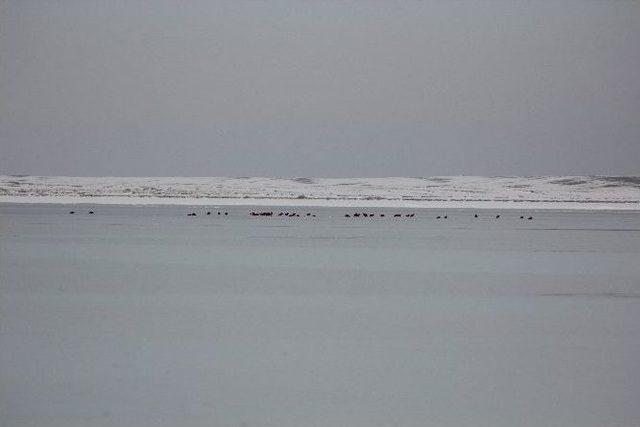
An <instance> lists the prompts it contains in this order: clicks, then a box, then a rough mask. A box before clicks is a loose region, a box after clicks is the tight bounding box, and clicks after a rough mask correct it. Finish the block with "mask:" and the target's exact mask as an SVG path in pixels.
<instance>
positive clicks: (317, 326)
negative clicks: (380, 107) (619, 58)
mask: <svg viewBox="0 0 640 427" xmlns="http://www.w3.org/2000/svg"><path fill="white" fill-rule="evenodd" d="M89 209H93V210H94V211H95V215H88V214H87V211H88V210H89ZM251 209H252V208H251V207H246V206H236V207H224V208H220V209H218V208H210V209H209V210H211V211H212V212H213V215H212V216H204V215H203V213H204V212H206V210H207V208H206V207H202V206H199V207H193V208H190V207H188V206H173V207H170V206H166V207H158V206H141V207H136V206H115V205H105V206H85V205H75V206H71V205H66V206H62V205H38V204H35V205H14V204H0V426H2V427H14V426H20V427H22V426H47V427H50V426H65V427H67V426H147V425H148V426H178V425H179V426H187V427H189V426H274V427H275V426H430V425H433V426H473V427H478V426H491V427H495V426H536V427H537V426H542V425H544V426H580V427H584V426H608V427H611V426H621V427H622V426H624V427H629V426H637V425H640V405H639V404H638V403H639V402H640V213H638V212H632V211H628V212H622V211H619V212H607V211H554V210H547V211H527V212H519V211H517V210H511V211H503V212H501V214H502V217H501V218H500V219H496V218H495V216H496V214H497V212H495V211H488V210H483V211H471V210H449V211H447V212H446V214H447V215H448V219H447V220H444V219H440V220H438V219H436V216H437V215H444V212H443V211H437V210H429V209H416V210H411V211H410V210H401V209H396V210H392V209H378V208H377V209H373V208H367V209H366V210H365V212H376V213H380V212H384V213H385V214H386V217H385V218H379V217H378V216H376V217H375V218H373V219H371V218H362V217H361V218H358V219H354V218H344V214H345V213H352V212H353V211H354V210H355V209H345V208H309V209H305V208H300V207H296V208H286V209H285V208H277V207H275V208H264V207H262V208H255V209H256V210H274V211H276V212H278V211H279V210H287V209H288V210H289V211H291V210H296V211H297V212H299V213H301V214H303V216H302V217H301V218H283V217H273V218H262V217H261V218H254V217H250V216H249V215H248V211H249V210H251ZM310 209H312V210H310ZM69 210H75V211H76V214H75V215H69V214H68V211H69ZM358 210H359V211H362V209H358ZM191 211H194V212H197V213H198V216H197V217H187V216H186V214H187V212H191ZM218 211H222V212H224V211H228V212H229V215H228V216H226V217H225V216H224V215H221V216H218V215H217V212H218ZM306 212H313V213H314V214H316V215H317V217H316V218H312V217H306V216H305V215H304V213H306ZM394 212H402V213H403V214H404V213H408V212H415V213H416V217H415V218H413V219H407V218H402V219H393V218H391V217H390V215H391V214H393V213H394ZM474 213H478V214H479V218H477V219H476V218H474V217H473V214H474ZM520 215H525V216H529V215H532V216H533V217H534V219H533V220H531V221H528V220H526V219H525V220H522V219H520Z"/></svg>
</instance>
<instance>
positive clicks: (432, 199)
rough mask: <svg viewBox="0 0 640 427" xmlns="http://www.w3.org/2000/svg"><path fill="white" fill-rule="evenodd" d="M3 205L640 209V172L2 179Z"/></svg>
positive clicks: (0, 197) (0, 190) (36, 177)
mask: <svg viewBox="0 0 640 427" xmlns="http://www.w3.org/2000/svg"><path fill="white" fill-rule="evenodd" d="M0 202H17V203H20V202H30V203H33V202H44V203H78V202H80V203H82V202H84V203H119V204H132V203H133V204H142V203H147V204H148V203H157V204H271V205H274V204H294V205H327V206H358V205H360V206H412V207H432V206H451V207H524V206H527V207H540V208H545V207H549V208H554V207H557V208H586V209H589V208H613V209H640V177H581V176H567V177H474V176H450V177H428V178H396V177H391V178H291V179H287V178H259V177H242V178H224V177H202V178H194V177H142V178H141V177H137V178H126V177H59V176H51V177H42V176H0Z"/></svg>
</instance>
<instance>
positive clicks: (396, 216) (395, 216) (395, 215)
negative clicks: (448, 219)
mask: <svg viewBox="0 0 640 427" xmlns="http://www.w3.org/2000/svg"><path fill="white" fill-rule="evenodd" d="M401 216H402V215H400V214H394V215H393V217H394V218H400V217H401ZM438 218H440V217H438Z"/></svg>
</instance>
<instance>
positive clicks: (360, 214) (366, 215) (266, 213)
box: [69, 211, 533, 221]
mask: <svg viewBox="0 0 640 427" xmlns="http://www.w3.org/2000/svg"><path fill="white" fill-rule="evenodd" d="M75 213H76V211H69V214H70V215H74V214H75ZM88 214H89V215H94V214H95V212H94V211H89V212H88ZM206 214H207V215H212V212H211V211H207V213H206ZM217 214H218V215H219V216H223V215H224V216H228V215H229V212H221V211H218V212H217ZM249 215H250V216H254V217H255V216H266V217H272V216H286V217H289V218H300V214H299V213H297V212H288V211H281V212H278V213H277V214H275V213H274V212H273V211H262V212H256V211H251V212H249ZM376 215H377V216H378V217H380V218H385V216H386V215H385V214H383V213H378V214H376V213H368V212H355V213H352V214H349V213H346V214H344V217H345V218H360V217H362V218H375V217H376ZM187 216H198V214H196V213H195V212H189V213H187ZM415 216H416V214H415V213H414V212H412V213H408V214H404V215H403V214H399V213H394V214H389V217H392V218H402V217H404V218H413V217H415ZM303 217H310V218H316V214H314V213H311V212H307V213H305V214H303ZM473 217H474V218H479V215H478V214H473ZM448 218H449V216H448V215H438V216H436V219H448ZM495 218H496V219H500V218H501V215H500V214H498V215H496V216H495ZM520 219H526V220H529V221H531V220H532V219H533V216H524V215H520Z"/></svg>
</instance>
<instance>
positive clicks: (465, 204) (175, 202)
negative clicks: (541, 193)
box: [0, 196, 640, 211]
mask: <svg viewBox="0 0 640 427" xmlns="http://www.w3.org/2000/svg"><path fill="white" fill-rule="evenodd" d="M0 204H69V205H71V204H78V205H79V204H86V205H87V204H88V205H90V204H95V205H134V206H135V205H158V206H163V205H166V206H180V205H183V206H300V207H303V206H308V207H336V208H360V207H361V208H398V209H400V208H411V209H420V208H423V209H438V208H447V209H541V210H545V209H549V210H553V209H556V210H616V211H621V210H624V211H640V202H637V201H629V202H626V201H558V202H555V201H530V200H527V201H513V200H512V201H501V200H492V201H487V200H393V199H375V200H366V199H312V198H305V199H297V198H296V199H288V198H267V197H265V198H252V197H242V198H205V197H202V198H193V197H119V196H0Z"/></svg>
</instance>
